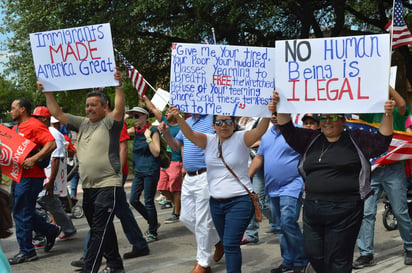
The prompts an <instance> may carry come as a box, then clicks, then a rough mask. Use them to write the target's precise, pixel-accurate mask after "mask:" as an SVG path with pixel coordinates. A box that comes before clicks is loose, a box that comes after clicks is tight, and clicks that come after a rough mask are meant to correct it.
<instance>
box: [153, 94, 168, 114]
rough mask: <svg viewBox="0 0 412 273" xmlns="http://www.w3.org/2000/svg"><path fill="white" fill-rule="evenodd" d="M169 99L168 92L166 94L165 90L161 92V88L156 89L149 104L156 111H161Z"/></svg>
mask: <svg viewBox="0 0 412 273" xmlns="http://www.w3.org/2000/svg"><path fill="white" fill-rule="evenodd" d="M169 99H170V93H169V92H167V91H166V90H163V89H162V88H157V91H156V93H155V94H154V96H153V98H152V100H151V102H152V103H153V105H154V106H155V107H156V109H159V110H160V111H163V109H164V108H165V107H166V105H167V103H168V102H169Z"/></svg>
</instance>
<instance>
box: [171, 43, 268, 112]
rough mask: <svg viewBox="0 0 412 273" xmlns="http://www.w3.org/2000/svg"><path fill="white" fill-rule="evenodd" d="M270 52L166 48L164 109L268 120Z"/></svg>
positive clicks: (239, 48)
mask: <svg viewBox="0 0 412 273" xmlns="http://www.w3.org/2000/svg"><path fill="white" fill-rule="evenodd" d="M274 77H275V49H274V48H264V47H247V46H228V45H209V44H181V43H174V44H173V46H172V63H171V73H170V104H171V105H174V106H177V107H178V108H179V110H180V111H182V112H186V113H200V114H217V115H230V116H254V117H255V116H266V117H270V116H271V113H270V111H269V110H268V104H269V103H270V101H271V98H272V94H273V93H272V92H273V89H274V87H275V78H274Z"/></svg>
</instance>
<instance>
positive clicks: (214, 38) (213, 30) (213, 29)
mask: <svg viewBox="0 0 412 273" xmlns="http://www.w3.org/2000/svg"><path fill="white" fill-rule="evenodd" d="M212 34H213V41H214V42H215V44H216V36H215V28H214V27H212Z"/></svg>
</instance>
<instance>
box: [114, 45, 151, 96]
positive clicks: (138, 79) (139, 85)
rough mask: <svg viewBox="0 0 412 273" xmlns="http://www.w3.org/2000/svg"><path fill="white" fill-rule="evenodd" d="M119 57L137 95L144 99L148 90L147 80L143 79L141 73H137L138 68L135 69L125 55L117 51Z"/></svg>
mask: <svg viewBox="0 0 412 273" xmlns="http://www.w3.org/2000/svg"><path fill="white" fill-rule="evenodd" d="M117 55H118V56H119V58H120V59H121V60H122V62H123V64H124V66H126V68H127V75H128V76H129V78H130V79H131V80H132V83H133V87H134V88H136V90H137V93H138V94H139V95H140V96H141V97H143V96H144V94H145V93H146V89H147V82H146V80H145V79H144V78H143V76H142V74H140V73H139V71H137V70H136V68H134V66H133V65H132V64H131V63H130V62H129V61H128V60H127V59H126V58H125V57H124V56H123V54H122V53H120V51H117Z"/></svg>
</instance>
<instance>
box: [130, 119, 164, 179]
mask: <svg viewBox="0 0 412 273" xmlns="http://www.w3.org/2000/svg"><path fill="white" fill-rule="evenodd" d="M150 132H151V133H150V135H151V136H153V134H154V133H155V132H157V133H159V132H158V130H157V128H156V127H152V128H151V129H150ZM133 165H134V170H135V172H138V173H142V174H152V173H153V172H154V171H158V172H160V159H159V157H154V156H153V155H152V153H151V152H150V149H149V144H148V143H147V142H146V137H145V135H144V134H136V135H135V136H134V140H133Z"/></svg>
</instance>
